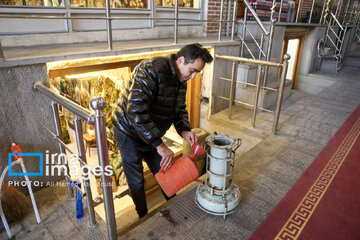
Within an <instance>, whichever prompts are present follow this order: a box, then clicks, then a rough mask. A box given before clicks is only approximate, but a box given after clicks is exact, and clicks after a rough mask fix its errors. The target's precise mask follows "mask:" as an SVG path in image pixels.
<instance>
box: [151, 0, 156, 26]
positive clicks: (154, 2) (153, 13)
mask: <svg viewBox="0 0 360 240" xmlns="http://www.w3.org/2000/svg"><path fill="white" fill-rule="evenodd" d="M150 4H151V18H153V20H151V24H150V25H151V28H155V20H154V18H155V17H156V0H150Z"/></svg>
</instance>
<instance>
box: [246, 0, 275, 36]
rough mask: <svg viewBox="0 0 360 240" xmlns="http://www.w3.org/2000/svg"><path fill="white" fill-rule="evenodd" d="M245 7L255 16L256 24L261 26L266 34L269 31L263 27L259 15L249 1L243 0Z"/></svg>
mask: <svg viewBox="0 0 360 240" xmlns="http://www.w3.org/2000/svg"><path fill="white" fill-rule="evenodd" d="M243 1H244V3H245V5H246V7H247V8H248V9H249V10H250V12H251V14H252V15H253V17H254V18H255V20H256V22H257V24H258V25H259V27H260V28H261V30H262V31H263V33H264V34H265V35H266V36H268V35H269V34H270V33H269V31H267V30H266V29H265V26H264V24H263V23H262V22H261V20H260V18H259V16H258V15H257V13H256V12H255V11H254V9H253V8H252V7H251V5H250V3H249V2H248V1H247V0H243ZM244 17H247V16H244Z"/></svg>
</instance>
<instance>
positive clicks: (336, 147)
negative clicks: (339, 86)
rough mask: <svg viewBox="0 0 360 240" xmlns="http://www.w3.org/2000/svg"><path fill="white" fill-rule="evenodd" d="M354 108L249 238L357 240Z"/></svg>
mask: <svg viewBox="0 0 360 240" xmlns="http://www.w3.org/2000/svg"><path fill="white" fill-rule="evenodd" d="M359 136H360V105H359V106H358V107H357V108H356V110H355V111H354V112H353V113H352V114H351V115H350V117H349V118H348V119H347V120H346V121H345V123H344V124H343V125H342V126H341V127H340V128H339V130H338V131H337V132H336V134H335V135H334V136H333V138H332V139H331V140H330V141H329V143H328V144H327V145H326V146H325V148H324V149H323V150H322V151H321V153H320V154H319V155H318V156H317V157H316V159H315V160H314V161H313V163H312V164H311V165H310V166H309V167H308V169H307V170H306V171H305V172H304V174H303V175H302V176H301V177H300V179H299V180H298V181H297V183H296V184H295V185H294V186H293V187H292V188H291V189H290V191H289V192H288V193H287V194H286V196H285V197H284V198H283V199H282V200H281V201H280V203H279V204H278V205H277V206H276V208H275V209H274V210H273V211H272V212H271V214H270V215H269V216H268V217H267V219H266V220H265V221H264V222H263V223H262V225H261V226H260V227H259V228H258V229H257V230H256V232H255V233H254V234H253V235H252V236H251V238H250V239H251V240H255V239H259V240H260V239H261V240H264V239H306V240H312V239H314V240H315V239H316V240H322V239H329V240H332V239H335V240H341V239H344V240H352V239H360V137H359Z"/></svg>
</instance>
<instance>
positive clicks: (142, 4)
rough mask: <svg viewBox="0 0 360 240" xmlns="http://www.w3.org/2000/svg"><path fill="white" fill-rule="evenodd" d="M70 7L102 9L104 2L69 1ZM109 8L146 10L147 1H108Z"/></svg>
mask: <svg viewBox="0 0 360 240" xmlns="http://www.w3.org/2000/svg"><path fill="white" fill-rule="evenodd" d="M70 5H71V7H86V8H104V7H105V0H100V1H99V0H71V1H70ZM110 7H111V8H147V0H110Z"/></svg>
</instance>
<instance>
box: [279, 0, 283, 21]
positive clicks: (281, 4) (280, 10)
mask: <svg viewBox="0 0 360 240" xmlns="http://www.w3.org/2000/svg"><path fill="white" fill-rule="evenodd" d="M282 7H283V0H281V1H280V9H279V17H278V22H281V12H282Z"/></svg>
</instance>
